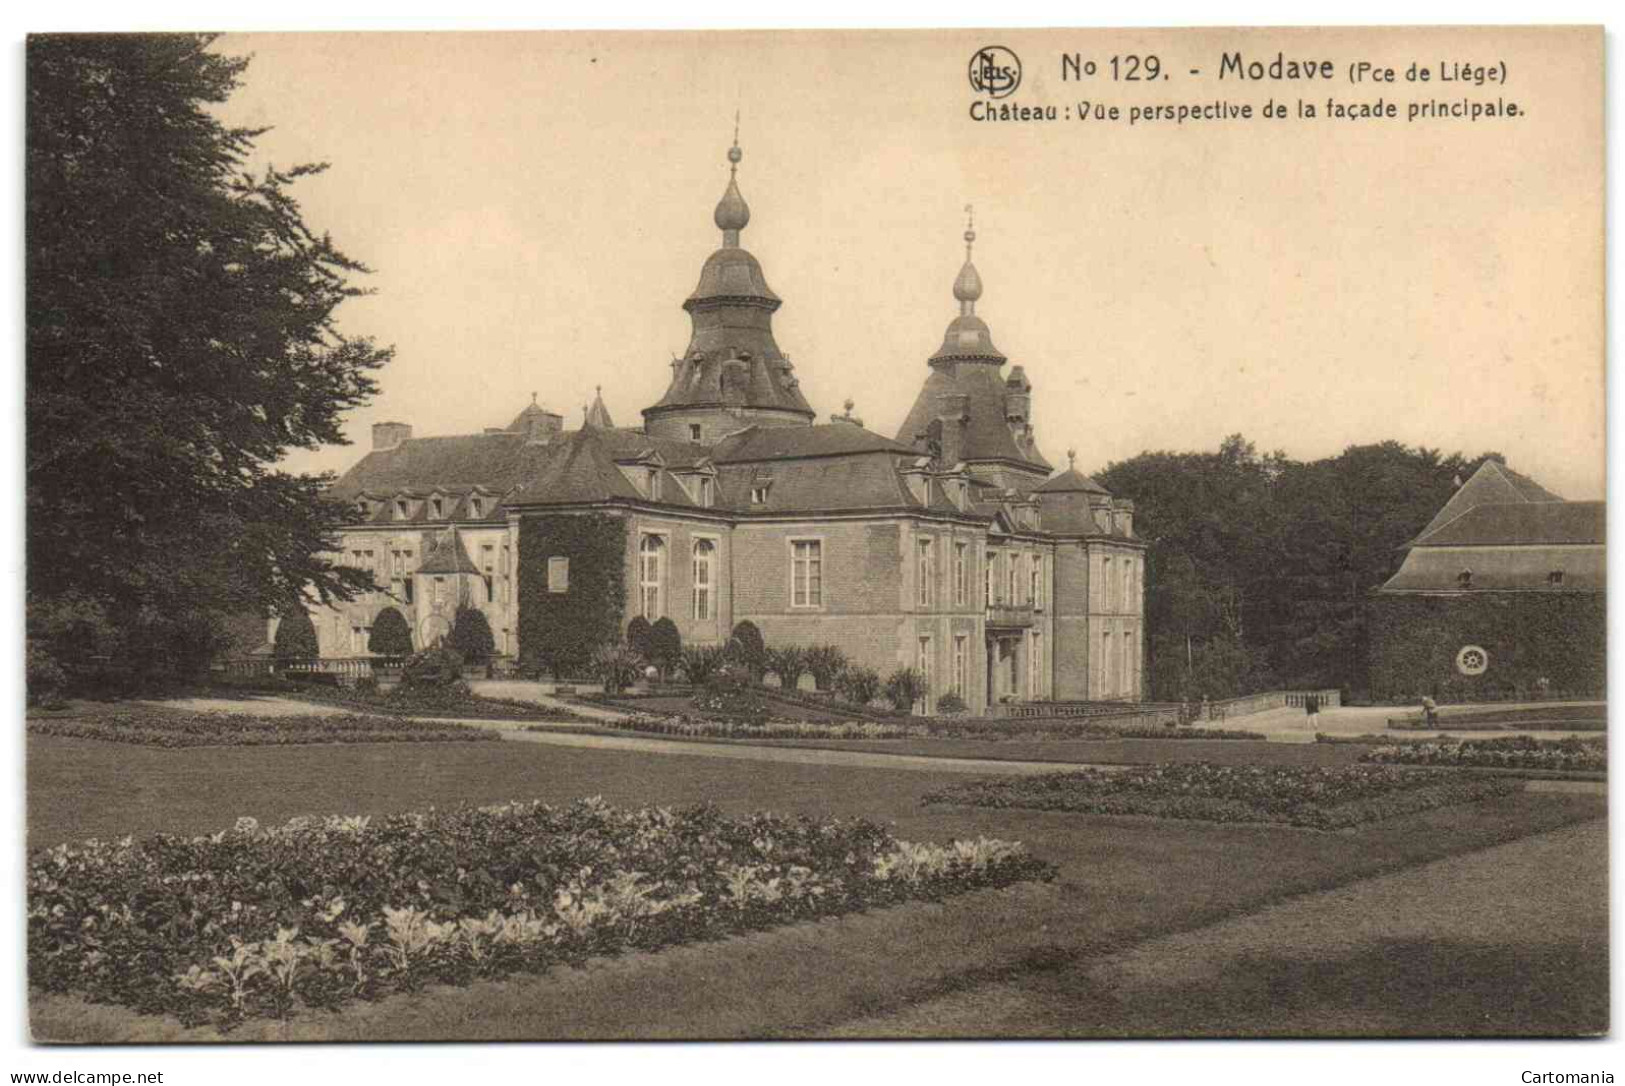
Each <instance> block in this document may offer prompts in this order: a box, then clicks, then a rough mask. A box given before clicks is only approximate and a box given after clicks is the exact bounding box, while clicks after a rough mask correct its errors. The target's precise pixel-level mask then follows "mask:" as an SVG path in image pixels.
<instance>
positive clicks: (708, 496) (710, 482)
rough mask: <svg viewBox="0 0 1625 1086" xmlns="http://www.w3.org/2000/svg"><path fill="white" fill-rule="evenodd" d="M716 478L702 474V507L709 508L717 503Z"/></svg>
mask: <svg viewBox="0 0 1625 1086" xmlns="http://www.w3.org/2000/svg"><path fill="white" fill-rule="evenodd" d="M716 487H717V484H716V480H715V479H713V478H711V477H710V476H709V475H702V476H700V508H702V509H709V508H711V506H713V505H715V504H716Z"/></svg>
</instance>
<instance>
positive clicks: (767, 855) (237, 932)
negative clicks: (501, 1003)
mask: <svg viewBox="0 0 1625 1086" xmlns="http://www.w3.org/2000/svg"><path fill="white" fill-rule="evenodd" d="M28 868H29V870H28V909H29V911H28V956H29V957H28V961H29V981H30V983H31V984H32V985H33V986H35V987H36V988H38V989H41V990H44V991H47V992H73V993H78V994H80V995H82V996H84V997H85V998H88V999H90V1000H92V1001H96V1002H110V1003H119V1004H122V1005H125V1006H128V1007H131V1008H133V1009H135V1010H137V1011H140V1012H143V1013H171V1014H175V1015H177V1016H179V1017H180V1018H181V1020H182V1021H183V1022H187V1023H198V1022H203V1021H210V1020H213V1021H216V1022H218V1023H220V1024H221V1025H223V1026H228V1027H229V1026H230V1025H232V1024H234V1023H235V1022H238V1021H241V1020H242V1019H244V1018H248V1017H253V1016H267V1015H278V1016H286V1015H288V1014H290V1013H292V1012H294V1011H295V1010H296V1009H298V1008H299V1007H301V1006H304V1007H319V1008H320V1007H326V1008H331V1007H337V1006H339V1005H341V1004H343V1003H344V1002H346V1001H348V1000H351V999H357V998H359V999H372V998H376V997H378V996H381V995H384V994H387V993H389V992H394V991H402V990H412V989H415V988H417V987H419V986H421V985H422V984H424V983H427V982H440V983H450V984H466V983H469V982H470V981H472V980H474V979H476V978H492V977H503V976H507V975H510V974H513V973H520V972H524V973H537V972H542V971H545V970H546V969H547V968H549V967H550V966H552V965H554V964H556V963H559V962H579V961H581V960H583V959H585V958H587V957H589V956H591V955H595V954H606V953H610V954H612V953H618V952H621V951H624V950H630V949H645V950H648V949H657V948H661V947H666V946H672V945H675V944H678V943H685V942H693V941H696V940H702V939H710V938H717V937H721V936H725V935H729V934H732V933H735V932H743V931H750V930H754V929H759V928H765V927H769V926H773V925H776V924H782V923H787V922H791V921H795V920H801V919H808V918H815V917H820V916H831V915H836V914H840V913H845V912H850V911H852V910H856V909H864V908H869V907H872V906H881V905H889V904H893V903H897V902H902V901H908V900H915V899H922V898H940V897H943V896H945V895H949V894H954V893H960V892H964V891H968V890H972V889H977V888H982V887H992V886H1005V885H1009V884H1011V883H1014V882H1018V881H1023V880H1027V879H1046V878H1050V877H1052V876H1053V874H1054V868H1053V867H1052V866H1051V865H1050V864H1048V863H1045V862H1043V861H1040V860H1037V859H1035V858H1033V857H1031V856H1028V855H1027V854H1026V853H1025V851H1024V850H1023V849H1022V846H1021V845H1020V844H1019V843H1011V842H1006V841H997V840H990V839H988V838H980V839H978V840H975V841H954V842H952V843H950V844H947V845H934V844H915V843H911V842H907V841H901V840H898V839H896V838H894V837H892V836H891V834H889V833H888V832H887V831H886V830H884V829H883V828H881V827H880V826H877V825H875V824H874V823H871V822H867V821H864V820H861V819H854V820H827V819H826V820H818V819H811V818H806V817H803V818H799V819H788V818H782V817H779V816H775V815H771V814H757V815H753V816H750V817H748V818H728V817H725V816H724V815H723V814H722V813H721V812H720V811H719V810H718V809H717V808H715V807H713V806H710V805H704V806H698V807H692V808H688V809H685V810H682V811H675V812H674V811H671V810H667V809H665V808H647V807H646V808H641V809H637V810H617V809H615V808H613V807H610V806H608V805H606V804H605V803H603V802H602V801H601V800H598V799H596V798H595V799H590V800H583V801H580V802H577V803H574V804H571V805H570V806H568V807H550V806H548V805H546V804H542V803H534V802H533V803H510V804H505V805H501V806H494V807H481V808H462V809H458V810H454V811H434V810H430V811H428V812H423V813H413V814H401V815H393V816H390V817H387V818H377V819H372V818H327V819H316V818H300V819H295V820H294V821H292V822H290V823H288V824H287V825H286V826H283V827H281V828H279V829H269V830H268V829H262V828H260V827H259V825H258V824H257V823H256V822H255V821H254V820H253V819H251V818H243V819H239V820H238V822H237V825H236V826H235V827H234V828H233V829H231V830H228V831H225V832H222V833H217V834H214V835H212V836H208V837H190V838H187V837H174V836H157V837H152V838H148V839H146V840H144V841H141V842H135V841H132V840H131V839H130V838H124V839H123V840H120V841H116V842H107V841H94V840H93V841H86V842H83V843H82V844H79V845H74V846H68V845H62V846H59V847H57V848H53V849H49V850H43V849H42V850H35V851H34V852H32V853H31V854H30V856H29V861H28Z"/></svg>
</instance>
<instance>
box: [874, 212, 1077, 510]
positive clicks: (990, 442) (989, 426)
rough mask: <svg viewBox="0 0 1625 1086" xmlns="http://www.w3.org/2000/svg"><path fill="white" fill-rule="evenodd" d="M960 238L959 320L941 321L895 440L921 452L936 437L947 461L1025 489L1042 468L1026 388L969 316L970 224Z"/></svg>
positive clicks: (975, 289)
mask: <svg viewBox="0 0 1625 1086" xmlns="http://www.w3.org/2000/svg"><path fill="white" fill-rule="evenodd" d="M965 211H966V212H967V213H968V212H969V211H970V208H969V207H967V208H966V209H965ZM964 237H965V263H964V264H963V265H962V266H961V267H960V269H959V274H958V275H957V276H956V277H955V278H954V300H955V301H957V302H958V303H959V315H958V316H957V317H955V318H954V319H953V320H952V321H950V322H948V331H947V333H946V334H945V335H944V336H943V337H942V346H941V347H939V348H937V351H936V353H935V354H933V355H932V356H931V360H930V365H931V373H930V376H928V377H927V378H926V380H925V387H924V388H922V389H921V390H920V394H919V396H918V397H916V398H915V401H914V406H913V408H912V409H911V410H910V411H909V413H908V417H907V418H905V419H904V420H903V425H902V427H901V428H900V429H899V430H898V431H897V440H898V441H900V442H902V443H903V444H905V445H914V446H916V447H917V448H921V449H924V448H927V447H928V446H929V444H930V442H931V435H932V433H933V432H936V433H938V434H939V435H941V436H940V437H939V441H941V444H942V446H943V447H945V448H946V447H947V446H949V445H952V446H953V448H954V454H953V458H954V459H955V460H961V461H964V462H965V463H966V464H968V465H970V470H971V472H972V473H973V474H976V475H978V476H981V477H982V478H984V479H987V480H989V481H991V482H994V483H995V484H996V485H998V486H1001V487H1014V488H1016V489H1018V490H1028V489H1031V488H1032V487H1033V486H1036V485H1037V484H1038V483H1039V482H1041V481H1042V480H1043V478H1044V477H1045V476H1047V475H1048V474H1049V470H1050V467H1049V462H1048V461H1047V460H1045V459H1044V456H1043V454H1042V453H1041V452H1039V451H1038V446H1037V444H1036V443H1035V441H1034V440H1033V432H1032V423H1031V421H1030V420H1031V393H1032V385H1031V384H1030V383H1029V382H1028V381H1027V376H1026V374H1025V373H1024V372H1023V371H1022V369H1021V367H1019V366H1017V367H1015V368H1014V369H1013V370H1012V371H1011V372H1010V376H1009V378H1008V379H1006V378H1005V377H1004V375H1003V369H1004V364H1005V362H1006V361H1007V359H1006V358H1005V356H1004V354H1003V353H1002V352H1000V350H999V349H998V348H997V347H995V346H994V345H993V336H992V334H991V333H990V332H989V331H988V327H987V322H985V321H984V320H982V318H981V317H978V316H977V315H976V303H977V301H978V300H979V299H980V298H981V297H982V276H981V274H980V273H979V272H977V270H976V265H975V264H974V263H972V262H971V252H972V246H973V245H974V244H975V242H976V228H975V225H974V222H973V221H967V222H966V224H965V234H964ZM933 427H936V430H935V431H934V430H933ZM950 436H951V437H952V439H953V440H952V441H949V440H947V438H948V437H950Z"/></svg>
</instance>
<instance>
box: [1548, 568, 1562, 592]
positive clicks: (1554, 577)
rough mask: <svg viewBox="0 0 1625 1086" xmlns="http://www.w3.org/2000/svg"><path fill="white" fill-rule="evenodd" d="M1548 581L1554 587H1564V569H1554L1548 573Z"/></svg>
mask: <svg viewBox="0 0 1625 1086" xmlns="http://www.w3.org/2000/svg"><path fill="white" fill-rule="evenodd" d="M1546 583H1547V584H1548V585H1550V586H1551V587H1553V588H1562V587H1563V571H1562V570H1560V569H1554V570H1552V571H1551V572H1550V573H1548V574H1546Z"/></svg>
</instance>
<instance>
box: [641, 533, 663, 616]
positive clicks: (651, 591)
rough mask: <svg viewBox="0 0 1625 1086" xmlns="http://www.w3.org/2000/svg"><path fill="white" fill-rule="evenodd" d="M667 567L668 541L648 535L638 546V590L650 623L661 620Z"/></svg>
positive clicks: (642, 608) (642, 607)
mask: <svg viewBox="0 0 1625 1086" xmlns="http://www.w3.org/2000/svg"><path fill="white" fill-rule="evenodd" d="M665 567H666V541H665V540H664V539H663V538H661V537H660V536H657V535H646V536H644V537H643V542H642V543H640V544H638V589H639V593H640V596H641V598H640V604H641V607H640V609H641V611H642V613H643V617H644V618H646V619H648V620H649V621H650V622H653V621H655V620H656V619H658V618H660V617H661V615H662V613H663V611H662V609H661V604H662V600H661V586H662V584H663V580H662V575H663V573H664V571H665Z"/></svg>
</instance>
